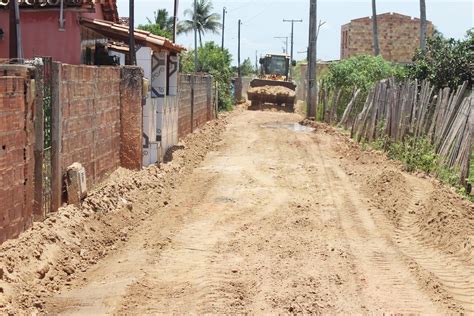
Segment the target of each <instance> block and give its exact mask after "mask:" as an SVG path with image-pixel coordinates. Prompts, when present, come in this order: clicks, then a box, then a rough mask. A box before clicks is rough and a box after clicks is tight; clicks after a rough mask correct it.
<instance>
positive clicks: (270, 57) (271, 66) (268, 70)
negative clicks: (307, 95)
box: [260, 54, 290, 81]
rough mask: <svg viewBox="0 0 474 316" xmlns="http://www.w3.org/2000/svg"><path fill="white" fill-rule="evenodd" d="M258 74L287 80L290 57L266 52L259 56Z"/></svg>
mask: <svg viewBox="0 0 474 316" xmlns="http://www.w3.org/2000/svg"><path fill="white" fill-rule="evenodd" d="M260 64H261V65H262V66H261V69H260V75H261V76H262V77H263V78H268V79H273V80H284V81H288V80H289V73H290V57H289V56H288V55H285V54H267V55H265V57H264V58H260Z"/></svg>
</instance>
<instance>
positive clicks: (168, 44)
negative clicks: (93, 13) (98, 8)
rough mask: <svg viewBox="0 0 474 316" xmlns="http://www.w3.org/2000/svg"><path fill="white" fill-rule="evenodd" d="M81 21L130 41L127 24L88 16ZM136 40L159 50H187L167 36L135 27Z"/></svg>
mask: <svg viewBox="0 0 474 316" xmlns="http://www.w3.org/2000/svg"><path fill="white" fill-rule="evenodd" d="M80 23H81V24H82V25H83V26H85V27H87V28H89V29H92V30H94V31H95V32H97V33H99V34H102V35H103V36H105V37H107V38H109V39H112V40H116V41H122V42H125V43H127V42H128V37H129V32H128V26H127V25H123V24H117V23H113V22H109V21H104V20H97V19H94V20H93V19H87V18H81V19H80ZM135 42H136V43H137V44H139V45H144V46H147V47H150V48H151V49H153V50H157V51H159V50H163V49H164V50H169V51H172V52H176V53H179V52H181V51H183V50H185V48H184V47H182V46H180V45H176V44H174V43H173V42H172V41H170V40H169V39H167V38H166V37H162V36H158V35H154V34H152V33H150V32H147V31H142V30H138V29H135Z"/></svg>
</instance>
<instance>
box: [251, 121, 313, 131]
mask: <svg viewBox="0 0 474 316" xmlns="http://www.w3.org/2000/svg"><path fill="white" fill-rule="evenodd" d="M260 126H261V127H263V128H283V129H288V130H290V131H293V132H300V133H301V132H302V133H310V132H313V131H314V128H312V127H309V126H304V125H301V124H300V123H281V122H274V123H267V124H263V125H260Z"/></svg>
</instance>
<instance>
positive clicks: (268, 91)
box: [247, 54, 296, 112]
mask: <svg viewBox="0 0 474 316" xmlns="http://www.w3.org/2000/svg"><path fill="white" fill-rule="evenodd" d="M260 65H261V67H260V76H259V78H258V79H254V80H252V81H251V82H250V89H249V90H248V92H247V95H248V99H249V100H250V101H251V107H252V108H256V109H258V108H259V107H261V106H262V105H264V104H268V103H270V104H273V105H275V106H277V107H279V108H281V109H283V107H284V109H285V110H287V111H291V112H293V111H294V106H295V97H296V93H295V90H296V85H295V84H294V83H293V82H292V81H291V80H290V76H289V73H290V57H289V56H288V55H286V54H267V55H265V57H263V58H260Z"/></svg>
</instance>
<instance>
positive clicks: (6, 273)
mask: <svg viewBox="0 0 474 316" xmlns="http://www.w3.org/2000/svg"><path fill="white" fill-rule="evenodd" d="M228 116H229V115H223V116H221V118H220V119H219V120H216V121H212V122H209V123H208V124H206V125H205V126H204V127H203V128H202V129H201V130H198V131H196V132H195V133H194V134H191V135H188V136H187V137H186V138H185V139H184V140H183V141H182V142H180V143H179V144H178V145H177V146H176V147H175V148H174V149H173V150H172V151H171V152H169V153H168V155H167V160H168V161H170V162H168V163H166V164H162V165H161V166H155V165H154V166H150V167H148V168H146V169H144V170H142V171H139V172H133V171H129V170H125V169H118V170H117V171H115V172H114V173H113V174H112V175H111V176H110V177H109V179H107V180H106V181H105V182H103V183H102V184H101V185H99V186H98V187H96V188H94V189H93V190H92V192H90V194H89V196H88V197H87V198H86V200H85V201H84V202H83V204H82V206H81V207H76V206H66V207H63V208H61V209H60V210H59V211H58V212H57V213H55V214H52V215H51V216H50V217H49V218H48V219H46V220H45V221H44V222H41V223H35V225H34V226H33V228H32V229H30V230H29V231H27V232H25V233H24V234H22V236H21V237H20V238H19V239H16V240H10V241H7V242H5V243H4V244H3V245H1V246H0V313H2V314H15V313H17V312H18V311H19V310H23V311H26V312H30V313H33V312H38V311H39V312H41V311H42V310H43V308H44V302H45V298H46V297H48V296H50V295H53V294H58V293H59V292H60V291H61V290H62V289H67V288H68V287H69V286H70V284H71V282H72V281H73V280H75V279H78V278H81V273H83V272H85V271H87V270H88V269H90V268H91V267H93V266H94V265H95V264H96V263H97V262H98V261H99V260H101V259H102V258H103V257H105V256H107V255H108V254H109V253H112V252H114V250H115V249H117V248H118V247H120V245H121V244H123V243H125V242H127V240H128V238H129V235H130V234H131V233H132V231H133V230H134V229H135V228H136V227H137V223H140V222H141V221H144V220H145V219H146V218H147V217H149V216H150V215H151V214H152V213H154V212H162V211H165V210H166V207H167V206H168V204H169V201H170V195H171V194H172V193H173V191H174V190H175V188H176V187H177V186H179V184H180V183H181V182H182V181H183V180H184V178H185V177H186V176H187V175H189V174H190V173H191V172H192V170H193V169H194V168H195V166H196V165H198V164H199V163H200V162H201V161H202V159H203V158H204V157H205V155H206V154H207V152H209V151H211V150H213V149H215V148H216V146H217V143H218V141H219V140H220V135H221V133H222V131H223V130H224V128H225V125H226V122H227V119H228ZM157 206H158V207H157Z"/></svg>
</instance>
